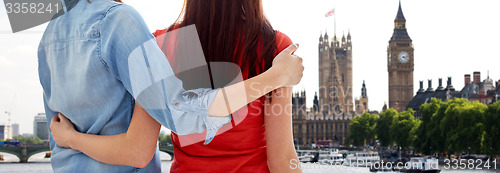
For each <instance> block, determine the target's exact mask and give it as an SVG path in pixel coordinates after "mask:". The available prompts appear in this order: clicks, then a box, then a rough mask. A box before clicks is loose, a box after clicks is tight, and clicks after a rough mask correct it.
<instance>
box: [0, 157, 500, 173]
mask: <svg viewBox="0 0 500 173" xmlns="http://www.w3.org/2000/svg"><path fill="white" fill-rule="evenodd" d="M1 154H2V155H4V159H5V161H0V172H1V173H21V172H22V173H25V172H29V173H52V172H53V171H52V168H51V166H50V159H46V158H43V156H44V155H45V154H43V153H41V154H36V155H33V156H32V157H31V158H30V160H29V162H30V163H17V162H18V161H19V160H18V159H17V158H16V157H15V156H13V155H10V154H6V153H1ZM160 157H161V158H165V159H167V160H162V162H161V166H162V172H165V173H168V172H169V171H170V164H171V163H172V162H171V161H169V160H170V156H169V155H168V154H166V153H161V154H160ZM301 167H302V169H303V172H304V173H332V172H343V173H369V172H370V171H369V170H368V168H354V167H347V166H332V165H318V164H313V163H307V164H301ZM441 172H445V173H468V172H474V173H500V169H499V168H497V169H496V170H495V169H490V170H470V169H467V170H447V169H441Z"/></svg>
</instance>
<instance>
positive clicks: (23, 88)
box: [0, 0, 500, 133]
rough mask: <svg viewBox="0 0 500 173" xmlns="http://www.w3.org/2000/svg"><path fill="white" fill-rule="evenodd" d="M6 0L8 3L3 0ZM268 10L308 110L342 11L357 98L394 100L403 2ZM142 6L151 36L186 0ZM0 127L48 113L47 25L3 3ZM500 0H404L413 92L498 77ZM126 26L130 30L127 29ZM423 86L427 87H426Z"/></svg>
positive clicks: (348, 0) (320, 2) (302, 0)
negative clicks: (21, 25)
mask: <svg viewBox="0 0 500 173" xmlns="http://www.w3.org/2000/svg"><path fill="white" fill-rule="evenodd" d="M0 1H2V4H3V0H0ZM263 2H264V8H265V12H266V14H267V16H268V18H269V19H270V21H271V23H272V24H273V26H274V28H275V29H278V30H280V31H282V32H284V33H285V34H287V35H288V36H289V37H290V38H291V39H292V40H293V41H294V42H297V43H300V45H301V47H300V49H299V51H297V54H298V55H300V56H302V57H303V58H304V65H305V67H306V69H305V74H304V78H303V80H302V82H301V83H300V85H299V86H296V87H295V89H296V90H302V89H305V90H306V91H307V95H308V98H307V99H308V106H311V105H312V98H313V95H314V92H315V91H316V90H317V88H318V69H317V67H318V60H317V59H318V53H317V52H318V47H317V45H318V38H319V35H320V33H324V32H325V31H326V30H327V31H328V34H329V35H330V36H331V37H333V28H334V27H333V17H330V18H325V17H324V14H325V13H326V12H328V11H329V10H331V9H332V8H333V7H334V6H335V8H336V12H335V13H336V14H335V15H336V16H337V36H340V35H342V33H343V31H345V34H347V31H348V30H349V29H350V31H351V35H352V42H353V73H354V74H353V76H354V78H353V87H354V91H353V95H354V96H355V97H359V96H360V95H361V84H362V82H363V80H366V85H367V89H368V97H369V108H370V109H372V110H380V109H381V108H382V106H383V104H384V102H387V100H388V94H387V93H388V91H387V90H388V89H387V83H388V82H387V64H386V57H387V52H386V51H387V45H388V41H389V39H390V37H391V36H392V32H393V26H394V25H393V22H394V18H395V17H396V13H397V7H398V0H307V1H306V0H263ZM125 3H127V4H129V5H131V6H133V7H134V8H136V9H137V10H138V11H139V13H141V14H142V15H143V17H144V19H145V20H146V23H147V24H148V25H149V28H150V29H151V31H154V30H156V29H161V28H165V27H167V26H169V25H170V24H171V23H172V22H174V21H175V19H176V18H177V16H178V14H179V12H180V10H181V6H182V0H140V1H139V0H125ZM0 6H1V7H0V124H1V123H5V122H6V121H7V116H6V115H5V114H4V111H10V112H12V122H17V123H19V124H20V131H21V133H32V129H33V127H32V124H33V117H34V116H35V115H36V114H37V113H38V112H43V111H44V110H43V102H42V89H41V86H40V83H39V81H38V74H37V66H38V64H37V47H38V43H39V41H40V38H41V35H42V34H43V30H44V28H45V25H42V26H39V27H36V28H32V29H29V30H26V31H23V32H20V33H16V34H12V32H11V29H10V24H9V20H8V18H7V15H6V13H5V9H4V6H3V5H0ZM499 7H500V1H498V0H439V1H437V0H402V8H403V12H404V15H405V18H406V20H407V27H408V32H409V34H410V37H411V38H412V39H413V45H414V47H415V72H414V78H415V81H414V87H415V92H416V91H417V90H418V86H419V85H418V81H419V80H427V79H433V87H434V88H436V87H437V79H438V78H439V77H442V78H444V83H446V77H447V76H452V77H453V85H454V86H455V88H457V89H458V90H460V89H461V88H462V87H463V85H464V79H463V75H464V74H466V73H467V74H470V73H472V72H473V71H481V72H482V79H484V78H486V75H487V71H488V70H489V71H490V78H492V79H494V80H498V79H500V70H499V68H498V67H499V65H500V55H499V54H498V51H497V49H499V48H500V42H499V40H500V32H499V31H500V20H499V17H500V10H499ZM124 29H126V28H124ZM424 87H427V83H425V85H424Z"/></svg>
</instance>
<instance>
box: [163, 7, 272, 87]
mask: <svg viewBox="0 0 500 173" xmlns="http://www.w3.org/2000/svg"><path fill="white" fill-rule="evenodd" d="M192 24H195V25H196V29H197V31H198V35H199V37H200V41H201V45H202V48H203V52H204V54H205V58H206V60H207V62H211V61H212V62H213V61H224V62H234V63H236V64H240V67H241V70H242V72H243V73H245V71H246V72H247V73H248V78H250V77H253V76H256V75H258V74H260V73H262V72H264V71H265V70H267V69H268V68H270V67H271V65H272V59H273V57H274V56H275V55H276V54H277V46H276V34H275V31H274V29H273V27H272V26H271V24H270V23H269V21H268V20H267V18H266V16H265V15H264V11H263V8H262V1H261V0H185V1H184V7H183V11H182V13H181V15H179V18H178V19H177V21H176V22H175V23H174V24H173V25H171V26H170V27H169V29H168V31H171V30H173V29H175V28H178V27H184V26H188V25H192ZM259 50H260V54H258V51H259Z"/></svg>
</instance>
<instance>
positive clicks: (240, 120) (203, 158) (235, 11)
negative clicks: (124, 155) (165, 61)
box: [154, 0, 292, 172]
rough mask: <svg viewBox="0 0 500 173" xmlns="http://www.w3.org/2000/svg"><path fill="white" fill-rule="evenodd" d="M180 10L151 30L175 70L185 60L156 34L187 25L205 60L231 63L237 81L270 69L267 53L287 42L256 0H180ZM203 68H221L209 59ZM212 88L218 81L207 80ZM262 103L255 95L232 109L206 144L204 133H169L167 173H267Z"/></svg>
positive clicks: (288, 43)
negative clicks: (175, 17) (171, 19)
mask: <svg viewBox="0 0 500 173" xmlns="http://www.w3.org/2000/svg"><path fill="white" fill-rule="evenodd" d="M183 15H184V16H183V17H181V19H180V20H178V21H177V22H176V24H174V25H172V26H171V27H170V28H168V29H165V30H158V31H156V32H155V33H154V35H155V36H157V42H158V45H159V46H160V47H161V48H162V50H163V51H164V52H165V54H167V57H168V58H169V61H170V62H171V64H172V67H173V69H174V71H175V72H176V73H177V72H178V71H177V70H179V68H178V67H181V66H183V63H189V62H186V61H179V60H178V59H176V57H175V56H172V55H173V54H172V53H171V50H174V49H173V48H172V47H169V46H170V45H176V44H171V43H172V42H175V40H163V39H161V37H158V36H161V35H163V34H165V33H166V32H167V31H173V30H175V29H178V28H182V27H185V26H189V25H192V24H195V26H196V29H197V32H198V36H199V38H200V43H201V45H202V48H203V53H204V55H205V58H206V61H207V62H231V63H234V64H237V65H238V66H239V67H240V70H241V74H242V77H243V80H245V79H248V78H251V77H254V76H256V75H258V74H260V73H263V72H264V71H265V70H267V69H268V68H270V67H271V65H272V61H273V57H275V56H276V55H277V54H278V53H279V52H281V51H282V50H283V49H285V48H286V47H288V46H289V45H290V44H292V41H291V40H290V38H288V37H287V36H286V35H285V34H283V33H281V32H278V31H274V30H273V28H272V26H271V25H270V24H269V22H268V20H267V19H266V18H265V16H264V13H263V11H262V2H261V0H186V1H185V9H184V11H183ZM166 45H169V46H166ZM169 51H170V52H169ZM208 69H209V71H210V73H211V74H212V75H215V74H220V73H216V72H215V71H219V72H220V71H221V69H213V68H211V66H210V63H209V65H208ZM223 70H224V69H222V71H223ZM232 73H233V72H228V74H227V76H226V77H229V78H232V77H234V76H235V74H232ZM197 77H199V76H197V75H196V74H194V73H192V74H190V73H189V72H188V73H187V74H183V75H182V76H179V78H181V80H182V78H190V79H191V80H193V78H197ZM229 80H231V79H229ZM212 87H214V88H216V87H220V86H214V84H212ZM263 103H264V98H261V99H258V100H256V101H254V102H251V103H250V104H249V105H248V107H247V108H242V109H241V110H238V111H237V112H236V113H234V114H232V120H231V123H227V124H225V125H224V126H223V127H222V128H220V129H219V131H218V132H217V136H216V137H215V138H214V139H213V141H212V142H211V143H210V144H208V145H203V142H202V141H203V139H204V136H205V134H192V135H184V136H179V135H176V134H172V142H173V145H174V150H175V157H174V161H173V162H172V166H171V172H195V171H196V172H269V170H268V165H267V154H266V135H265V126H264V106H263ZM185 141H195V142H193V143H189V142H188V143H187V144H186V142H185ZM198 141H200V142H198Z"/></svg>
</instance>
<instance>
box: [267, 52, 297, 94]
mask: <svg viewBox="0 0 500 173" xmlns="http://www.w3.org/2000/svg"><path fill="white" fill-rule="evenodd" d="M298 48H299V45H298V44H292V45H290V46H288V48H286V49H285V50H283V51H281V52H280V53H279V54H278V55H277V56H276V57H275V58H274V60H273V66H272V67H271V69H270V70H272V71H274V72H275V73H276V75H277V79H278V80H279V81H280V82H281V84H282V86H292V85H297V84H298V83H299V82H300V80H301V79H302V76H303V72H304V66H303V65H302V58H301V57H299V56H297V55H294V54H293V53H294V52H295V51H296V50H297V49H298Z"/></svg>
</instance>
